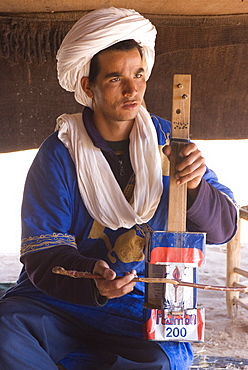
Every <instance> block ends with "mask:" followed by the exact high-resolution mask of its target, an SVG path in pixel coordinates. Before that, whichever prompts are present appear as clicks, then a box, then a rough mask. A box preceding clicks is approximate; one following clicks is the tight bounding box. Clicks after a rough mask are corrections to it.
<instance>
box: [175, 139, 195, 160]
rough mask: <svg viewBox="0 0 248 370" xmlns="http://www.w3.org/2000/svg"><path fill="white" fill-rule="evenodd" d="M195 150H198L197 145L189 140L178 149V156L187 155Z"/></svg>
mask: <svg viewBox="0 0 248 370" xmlns="http://www.w3.org/2000/svg"><path fill="white" fill-rule="evenodd" d="M196 151H199V149H198V147H197V145H196V144H195V143H191V142H190V143H188V144H187V145H185V146H184V147H183V148H182V149H181V150H180V153H179V156H180V157H187V156H188V155H190V154H191V153H193V152H196Z"/></svg>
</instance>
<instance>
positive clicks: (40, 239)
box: [21, 233, 77, 257]
mask: <svg viewBox="0 0 248 370" xmlns="http://www.w3.org/2000/svg"><path fill="white" fill-rule="evenodd" d="M58 245H69V246H71V247H74V248H77V244H76V240H75V237H74V236H73V235H68V234H62V233H53V234H46V235H40V236H30V237H29V238H24V239H22V243H21V257H22V256H24V255H25V254H27V253H31V252H34V251H37V250H44V249H48V248H52V247H57V246H58Z"/></svg>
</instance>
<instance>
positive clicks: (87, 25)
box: [57, 7, 156, 107]
mask: <svg viewBox="0 0 248 370" xmlns="http://www.w3.org/2000/svg"><path fill="white" fill-rule="evenodd" d="M155 38H156V29H155V27H154V26H153V25H152V23H151V22H150V21H149V20H148V19H146V18H144V17H143V16H141V15H140V14H139V13H137V12H136V11H135V10H132V9H124V8H114V7H110V8H102V9H98V10H94V11H92V12H90V13H89V14H87V15H85V16H83V17H82V18H81V19H80V20H79V21H77V22H76V24H75V25H74V26H73V27H72V29H71V30H70V31H69V32H68V33H67V35H66V36H65V38H64V40H63V42H62V44H61V46H60V48H59V50H58V53H57V70H58V79H59V83H60V85H61V86H62V87H63V88H64V89H65V90H67V91H74V94H75V99H76V100H77V101H78V102H79V103H80V104H83V105H85V106H89V107H92V99H90V98H89V97H88V96H87V95H86V94H85V93H84V91H83V89H82V87H81V78H82V77H83V76H89V71H90V62H91V59H92V58H93V56H94V55H95V54H97V53H98V52H99V51H101V50H104V49H106V48H108V47H109V46H111V45H113V44H116V43H117V42H119V41H124V40H128V39H134V40H135V41H136V42H137V43H138V44H140V45H141V46H142V48H143V59H144V62H145V66H144V67H145V77H146V80H147V79H148V78H149V76H150V73H151V70H152V67H153V64H154V57H155V51H154V47H155Z"/></svg>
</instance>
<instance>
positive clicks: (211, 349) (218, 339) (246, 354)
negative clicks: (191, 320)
mask: <svg viewBox="0 0 248 370" xmlns="http://www.w3.org/2000/svg"><path fill="white" fill-rule="evenodd" d="M241 268H243V269H245V270H248V245H245V246H242V249H241ZM225 269H226V248H225V246H207V248H206V263H205V265H204V266H203V267H201V268H200V269H199V275H200V282H201V283H203V284H211V285H225V284H226V283H225V273H226V272H225ZM240 282H241V283H243V284H245V285H248V280H247V279H245V278H241V279H240ZM243 297H244V295H243V294H242V293H241V294H240V298H243ZM198 306H199V307H204V308H205V312H206V329H205V341H204V343H195V344H194V345H193V347H194V351H195V353H199V354H201V355H207V356H220V357H240V358H245V359H248V310H246V309H244V308H242V307H240V306H239V307H238V313H237V316H236V317H234V318H229V317H228V316H227V310H226V295H225V293H224V292H219V291H210V290H208V291H204V290H199V293H198Z"/></svg>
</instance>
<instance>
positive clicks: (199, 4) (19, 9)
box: [0, 0, 248, 15]
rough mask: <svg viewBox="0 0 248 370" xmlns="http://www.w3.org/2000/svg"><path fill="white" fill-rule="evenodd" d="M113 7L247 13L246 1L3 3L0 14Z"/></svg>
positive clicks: (156, 11)
mask: <svg viewBox="0 0 248 370" xmlns="http://www.w3.org/2000/svg"><path fill="white" fill-rule="evenodd" d="M108 6H115V7H123V8H132V9H135V10H137V11H138V12H141V13H147V14H164V15H172V14H173V15H223V14H244V13H248V3H247V0H200V1H195V0H184V1H182V0H156V1H149V0H144V1H140V0H112V1H111V0H109V1H105V0H87V1H85V0H59V1H58V0H40V1H34V0H22V1H19V0H2V1H1V3H0V12H7V13H32V12H68V11H89V10H92V9H97V8H102V7H108Z"/></svg>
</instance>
